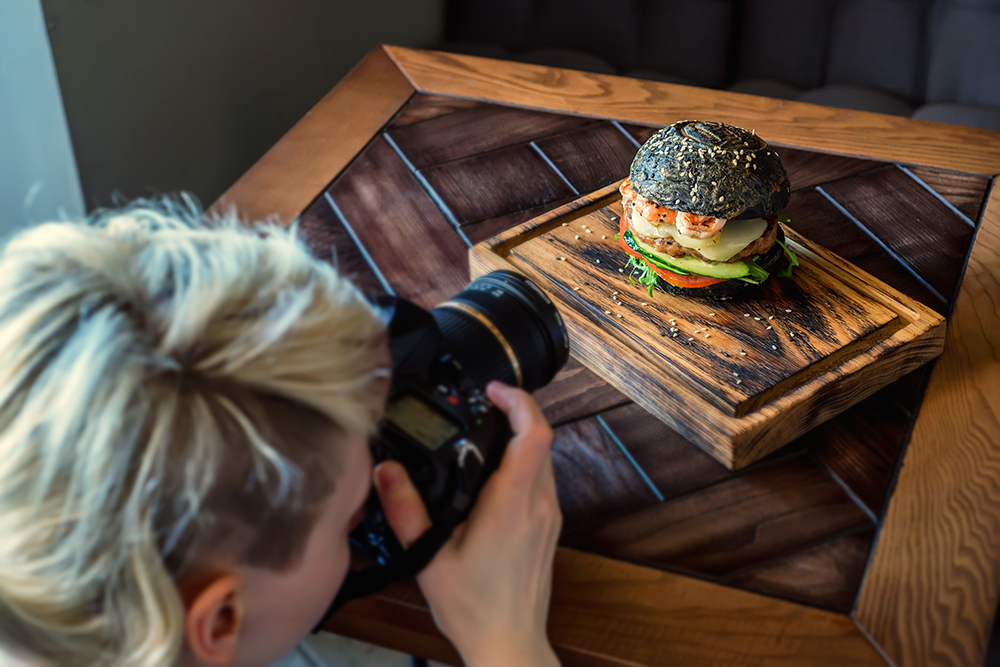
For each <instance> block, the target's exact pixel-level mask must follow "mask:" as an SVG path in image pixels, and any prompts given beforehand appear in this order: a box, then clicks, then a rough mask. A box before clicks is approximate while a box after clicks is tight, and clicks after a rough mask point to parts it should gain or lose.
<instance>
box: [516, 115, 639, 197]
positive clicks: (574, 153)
mask: <svg viewBox="0 0 1000 667" xmlns="http://www.w3.org/2000/svg"><path fill="white" fill-rule="evenodd" d="M535 145H536V146H537V147H538V148H539V150H541V151H542V152H543V153H545V155H546V156H547V157H548V158H549V160H551V161H552V164H554V165H555V167H556V169H558V170H559V171H560V172H562V174H563V175H564V176H565V177H566V180H568V181H569V182H570V183H571V184H572V185H573V187H574V188H576V190H577V192H593V191H594V190H598V189H600V188H603V187H604V186H605V185H607V184H609V183H611V182H620V181H621V180H622V179H623V178H625V177H626V176H628V171H629V167H631V165H632V159H633V158H634V157H635V151H636V148H635V144H634V143H632V142H631V141H629V139H628V137H626V136H625V135H624V134H622V132H621V130H619V129H618V128H617V127H615V126H614V125H613V124H611V123H594V124H592V125H587V126H586V127H582V128H580V129H578V130H573V131H571V132H564V133H563V134H559V135H556V136H553V137H546V138H544V139H539V140H537V141H536V142H535Z"/></svg>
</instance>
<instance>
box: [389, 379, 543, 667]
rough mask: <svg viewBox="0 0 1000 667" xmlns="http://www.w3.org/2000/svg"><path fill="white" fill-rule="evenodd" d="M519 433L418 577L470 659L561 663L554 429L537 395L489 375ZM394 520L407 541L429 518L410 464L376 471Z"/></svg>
mask: <svg viewBox="0 0 1000 667" xmlns="http://www.w3.org/2000/svg"><path fill="white" fill-rule="evenodd" d="M486 393H487V396H489V398H490V400H491V401H493V404H494V405H496V406H497V407H498V408H499V409H500V410H502V411H503V412H505V413H506V414H507V417H508V419H509V420H510V424H511V427H512V429H513V431H514V437H513V439H511V441H510V445H509V446H508V448H507V452H506V453H505V454H504V457H503V461H502V462H501V463H500V467H499V468H498V469H497V471H496V472H495V473H493V475H492V476H491V477H490V479H489V481H487V483H486V485H485V486H484V487H483V490H482V491H481V493H480V494H479V499H478V500H477V502H476V505H475V507H473V509H472V513H471V514H470V515H469V518H468V520H466V521H465V523H463V524H462V525H460V526H459V527H458V528H457V529H456V530H455V533H454V535H452V537H451V539H450V540H449V541H448V542H447V543H446V544H445V545H444V546H443V547H442V548H441V550H440V551H439V552H438V553H437V555H436V556H435V557H434V560H432V561H431V562H430V564H429V565H428V566H427V567H426V568H425V569H424V571H423V572H421V573H420V575H419V576H418V577H417V581H418V583H419V584H420V588H421V590H422V591H423V593H424V596H425V597H426V598H427V601H428V602H429V603H430V605H431V609H432V611H433V612H434V620H435V621H436V622H437V625H438V627H439V628H440V629H441V631H442V632H443V633H444V634H445V635H446V636H447V637H448V638H449V639H450V640H451V641H452V643H453V644H454V645H455V647H456V648H457V649H458V651H459V652H460V653H461V654H462V658H463V660H465V663H466V664H467V665H469V666H470V667H488V666H490V665H497V666H501V665H502V666H506V665H524V666H525V667H535V666H536V665H537V666H541V665H546V666H548V665H558V664H559V661H558V660H557V659H556V656H555V653H553V651H552V647H551V645H550V644H549V641H548V637H547V636H546V630H545V626H546V621H547V619H548V611H549V599H550V597H551V592H552V560H553V558H554V556H555V549H556V541H557V540H558V537H559V530H560V528H561V526H562V515H561V513H560V511H559V503H558V501H557V499H556V484H555V476H554V474H553V472H552V456H551V449H552V429H551V427H550V426H549V425H548V423H547V422H546V421H545V417H543V416H542V412H541V410H540V409H539V408H538V405H537V404H536V403H535V401H534V399H532V398H531V396H530V395H529V394H527V393H525V392H523V391H521V390H520V389H515V388H513V387H508V386H507V385H505V384H502V383H499V382H491V383H490V385H489V386H488V387H487V388H486ZM375 486H376V488H377V489H378V492H379V497H380V499H381V501H382V507H383V509H384V510H385V514H386V518H387V519H388V521H389V524H390V525H391V526H392V528H393V530H394V531H395V532H396V535H397V536H398V537H399V539H400V541H401V542H402V543H403V544H404V545H407V546H408V545H409V544H412V543H413V542H414V541H415V540H416V539H417V538H418V537H420V535H421V534H423V532H424V531H425V530H427V528H429V527H430V525H431V523H430V519H428V517H427V512H426V510H425V508H424V505H423V502H422V501H421V499H420V496H419V494H418V493H417V490H416V488H414V486H413V485H412V484H411V483H410V479H409V477H408V476H407V475H406V471H405V470H404V469H403V467H402V466H401V465H400V464H398V463H396V462H394V461H388V462H385V463H383V464H382V465H380V466H378V468H376V470H375Z"/></svg>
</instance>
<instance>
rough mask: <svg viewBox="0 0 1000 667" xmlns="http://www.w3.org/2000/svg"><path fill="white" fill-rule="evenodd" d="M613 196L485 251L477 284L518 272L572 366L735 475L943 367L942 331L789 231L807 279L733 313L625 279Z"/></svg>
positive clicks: (514, 233)
mask: <svg viewBox="0 0 1000 667" xmlns="http://www.w3.org/2000/svg"><path fill="white" fill-rule="evenodd" d="M616 188H617V185H611V186H608V187H606V188H603V189H602V190H599V191H597V192H595V193H593V194H591V195H587V196H585V197H581V198H580V199H577V200H575V201H574V202H572V203H570V204H567V205H565V206H563V207H561V208H559V209H556V210H554V211H551V212H549V213H547V214H545V215H542V216H540V217H538V218H535V219H534V220H531V221H529V222H527V223H524V224H522V225H520V226H518V227H515V228H512V229H510V230H508V231H507V232H505V233H503V234H500V235H499V236H496V237H494V238H492V239H489V240H487V241H484V242H482V243H480V244H478V245H476V246H474V247H473V248H472V250H471V251H470V264H471V272H472V275H473V277H477V276H479V275H482V274H484V273H488V272H489V271H493V270H496V269H513V270H516V271H519V272H520V273H523V274H524V275H526V276H528V277H529V278H531V279H533V280H534V281H535V282H536V283H537V284H538V285H539V286H540V287H541V288H542V289H543V290H545V291H546V292H547V293H548V294H549V295H550V296H551V297H552V299H553V300H554V302H555V303H556V304H557V306H558V308H559V310H560V312H561V313H562V315H563V317H564V318H565V319H566V321H567V324H568V326H569V329H570V337H571V350H572V354H573V356H574V357H575V358H577V359H578V360H579V361H580V362H581V363H583V365H585V366H587V367H588V368H590V369H591V370H592V371H594V372H595V373H597V374H598V375H599V376H600V377H602V378H603V379H605V380H607V381H608V382H609V383H611V384H612V385H614V386H615V387H616V388H617V389H619V390H620V391H621V392H622V393H624V394H625V395H627V396H628V397H629V398H631V399H632V400H634V401H635V402H636V403H639V404H640V405H642V406H643V407H644V408H646V409H647V410H649V411H650V412H652V413H653V414H654V415H656V416H657V417H658V418H659V419H661V420H663V421H664V422H666V423H667V424H669V425H670V426H671V427H673V428H674V429H676V430H677V431H679V432H680V433H681V434H683V435H684V436H685V437H687V438H688V439H690V440H691V441H692V442H694V443H696V444H697V445H699V446H700V447H702V448H703V449H704V450H705V451H707V452H708V453H709V454H711V455H712V456H714V457H715V458H716V459H717V460H719V461H720V462H721V463H723V464H724V465H726V466H727V467H729V468H730V469H735V468H740V467H743V466H745V465H747V464H749V463H752V462H753V461H755V460H757V459H759V458H761V457H762V456H765V455H766V454H768V453H770V452H772V451H774V450H775V449H777V448H778V447H780V446H781V445H783V444H785V443H787V442H789V441H791V440H792V439H794V438H795V437H797V436H798V435H801V434H802V433H804V432H806V431H808V430H809V429H811V428H813V427H815V426H817V425H818V424H820V423H821V422H823V421H825V420H827V419H829V418H830V417H832V416H834V415H836V414H838V413H839V412H841V411H843V410H845V409H846V408H848V407H850V406H851V405H853V404H854V403H856V402H858V401H860V400H861V399H863V398H864V397H866V396H868V395H869V394H871V393H873V392H875V391H876V390H878V389H879V388H881V387H883V386H885V385H887V384H889V383H891V382H892V381H894V380H896V379H898V378H899V377H901V376H902V375H904V374H905V373H907V372H909V371H910V370H913V369H914V368H916V367H917V366H919V365H921V364H923V363H925V362H927V361H929V360H930V359H933V358H934V357H936V356H937V355H939V354H940V353H941V351H942V349H943V344H944V330H945V322H944V318H942V317H941V316H940V315H938V314H937V313H935V312H934V311H933V310H931V309H930V308H927V307H926V306H924V305H922V304H920V303H918V302H916V301H914V300H913V299H910V298H909V297H906V296H905V295H903V294H902V293H900V292H898V291H896V290H895V289H893V288H892V287H889V286H888V285H885V284H884V283H882V282H881V281H879V280H878V279H876V278H874V277H872V276H870V275H868V274H867V273H865V272H864V271H862V270H860V269H858V268H857V267H855V266H853V265H851V264H850V263H848V262H846V261H845V260H843V259H842V258H840V257H837V256H836V255H834V254H833V253H830V252H828V251H826V250H824V249H823V248H821V247H819V246H817V245H815V244H813V243H811V242H809V241H808V240H806V239H804V238H802V237H801V236H799V235H798V234H796V233H795V231H794V225H795V221H794V220H793V221H792V222H791V223H790V224H789V225H785V231H786V234H787V239H788V243H789V245H790V247H791V248H792V249H793V250H794V252H795V253H796V254H797V255H798V256H799V258H800V261H801V266H799V267H798V268H796V269H795V271H794V272H793V275H792V277H791V278H777V277H772V278H771V279H769V280H768V281H767V282H765V283H764V284H763V285H761V286H759V287H756V288H753V289H751V290H748V293H747V295H746V296H745V297H744V298H741V299H739V300H728V301H715V300H701V299H690V298H686V297H682V296H676V295H672V294H668V293H666V292H664V291H662V290H660V289H659V288H657V289H655V290H654V292H653V294H652V295H650V294H649V293H648V291H647V288H645V287H643V286H641V285H637V284H635V283H634V282H633V281H631V280H630V279H629V274H628V270H627V269H626V268H625V265H626V263H627V261H628V257H627V255H626V254H625V253H624V252H623V251H622V249H621V247H620V246H619V244H618V242H617V240H616V239H615V234H616V233H617V231H618V222H619V219H620V216H621V213H622V209H621V203H620V197H619V196H618V193H617V189H616Z"/></svg>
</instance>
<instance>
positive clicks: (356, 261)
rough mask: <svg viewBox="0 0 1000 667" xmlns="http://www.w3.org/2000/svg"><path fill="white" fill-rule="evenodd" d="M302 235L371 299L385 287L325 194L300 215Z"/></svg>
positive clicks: (315, 251) (313, 248)
mask: <svg viewBox="0 0 1000 667" xmlns="http://www.w3.org/2000/svg"><path fill="white" fill-rule="evenodd" d="M298 229H299V236H300V237H301V238H302V240H303V241H305V243H306V245H307V246H308V247H309V250H310V251H311V252H312V254H313V256H314V257H318V258H319V259H322V260H323V261H325V262H328V263H330V264H332V265H333V266H334V267H335V268H336V269H337V271H338V272H340V274H341V275H342V276H346V277H348V278H350V280H351V282H353V283H354V284H355V286H357V287H358V288H359V289H361V291H362V292H363V293H364V294H365V296H367V297H369V298H372V297H374V296H377V295H379V294H383V293H384V292H385V289H384V288H383V286H382V283H381V282H380V281H379V279H378V277H377V276H376V275H375V272H374V271H373V270H372V267H371V265H370V264H369V263H368V262H367V261H366V260H365V257H364V256H363V255H362V253H361V251H360V250H359V249H358V246H357V244H355V243H354V240H353V239H352V238H351V236H350V234H349V233H348V232H347V229H346V228H345V227H344V225H343V223H341V221H340V218H338V217H337V215H336V214H335V213H334V211H333V207H332V206H330V202H329V201H328V200H327V198H326V195H325V194H324V195H323V196H321V197H320V198H319V199H317V200H316V201H315V202H314V203H313V205H312V206H310V207H309V208H308V209H306V211H305V212H304V213H303V214H302V216H301V217H300V218H299V227H298Z"/></svg>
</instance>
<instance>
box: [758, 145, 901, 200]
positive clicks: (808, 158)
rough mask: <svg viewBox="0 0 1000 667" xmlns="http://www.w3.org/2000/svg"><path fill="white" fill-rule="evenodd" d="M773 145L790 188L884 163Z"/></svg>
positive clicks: (799, 187)
mask: <svg viewBox="0 0 1000 667" xmlns="http://www.w3.org/2000/svg"><path fill="white" fill-rule="evenodd" d="M775 148H776V149H777V151H778V155H780V156H781V163H782V164H784V165H785V171H787V172H788V180H789V181H791V183H792V190H793V191H795V190H802V189H804V188H810V187H812V186H814V185H822V184H823V183H830V182H832V181H839V180H840V179H842V178H847V177H849V176H857V175H858V174H863V173H865V172H868V171H871V170H873V169H878V168H879V167H884V166H885V163H884V162H877V161H875V160H862V159H860V158H854V157H847V156H844V155H832V154H830V153H817V152H816V151H804V150H799V149H796V148H789V147H786V146H780V145H778V146H775Z"/></svg>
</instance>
